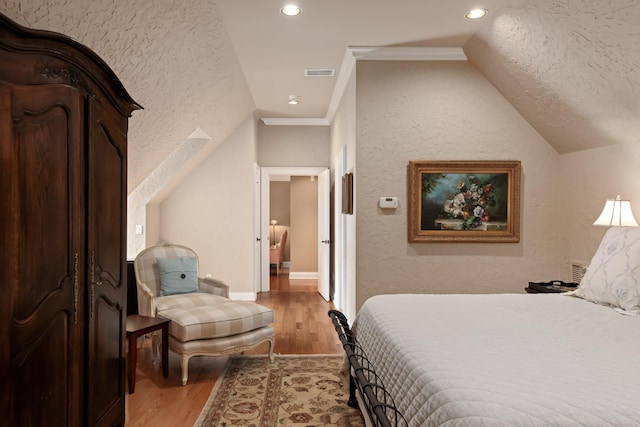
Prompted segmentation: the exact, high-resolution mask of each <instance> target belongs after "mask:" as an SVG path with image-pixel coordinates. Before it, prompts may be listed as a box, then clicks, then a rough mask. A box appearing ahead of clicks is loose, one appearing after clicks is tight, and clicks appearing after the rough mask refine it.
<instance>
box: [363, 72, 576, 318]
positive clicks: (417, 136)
mask: <svg viewBox="0 0 640 427" xmlns="http://www.w3.org/2000/svg"><path fill="white" fill-rule="evenodd" d="M356 76H357V77H356V81H357V88H356V104H357V108H356V123H357V142H356V156H357V158H356V174H355V177H356V188H357V199H356V229H357V231H356V233H357V234H356V235H357V242H356V244H357V258H356V259H357V272H356V275H357V278H356V280H357V288H356V292H357V306H358V307H359V306H360V305H361V304H362V303H363V302H364V301H365V300H366V299H367V298H369V297H371V296H373V295H376V294H384V293H494V292H498V293H502V292H517V293H521V292H524V291H523V288H524V287H525V286H526V284H527V282H528V281H543V280H544V281H546V280H552V279H555V278H559V277H564V278H566V277H565V276H566V257H565V255H564V248H565V244H564V241H563V239H562V238H561V235H562V233H561V226H562V223H561V221H560V220H559V215H560V214H561V210H560V209H559V208H558V203H557V202H558V199H559V196H560V190H559V188H558V180H559V176H560V175H559V168H558V166H559V155H558V154H557V152H556V151H555V150H554V149H553V148H552V147H551V146H550V145H549V144H548V143H547V142H546V141H545V140H544V139H543V138H542V137H541V136H540V135H539V134H538V133H537V132H536V131H535V130H534V129H533V128H532V127H531V126H530V125H529V124H528V123H527V122H526V121H525V120H524V119H523V118H522V117H521V116H520V114H518V112H517V111H515V109H514V108H513V107H512V106H511V104H510V103H509V102H508V101H507V100H506V99H505V98H504V97H503V96H502V95H500V93H499V92H498V91H497V90H496V89H495V88H494V87H493V86H492V85H491V83H489V82H488V81H487V80H486V79H485V78H484V77H483V76H482V75H481V74H480V72H479V71H478V70H477V69H476V68H474V67H473V66H472V65H470V64H469V63H467V62H382V61H364V62H358V64H357V70H356ZM409 160H521V161H522V170H523V176H522V189H521V191H522V193H521V196H522V205H521V212H522V215H521V241H520V243H517V244H506V243H502V244H496V243H494V244H491V243H466V244H457V243H446V244H445V243H422V244H409V243H407V175H406V170H407V164H408V162H409ZM381 196H397V197H399V199H400V207H399V208H398V209H397V210H396V211H395V212H393V213H385V212H382V211H381V210H380V209H379V208H378V206H377V203H378V199H379V197H381Z"/></svg>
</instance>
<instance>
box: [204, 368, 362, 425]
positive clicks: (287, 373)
mask: <svg viewBox="0 0 640 427" xmlns="http://www.w3.org/2000/svg"><path fill="white" fill-rule="evenodd" d="M342 362H343V357H342V356H339V355H338V356H337V355H322V356H319V355H309V356H306V355H295V356H287V355H280V356H276V358H275V362H274V363H270V362H269V359H268V358H267V357H264V356H255V357H254V356H236V357H231V358H229V361H228V362H227V364H226V366H225V370H224V372H223V373H222V375H221V378H219V379H218V380H217V381H216V385H215V387H214V389H213V391H212V392H211V396H210V397H209V400H208V401H207V403H206V405H205V407H204V409H203V411H202V413H201V414H200V417H199V418H198V420H197V421H196V424H195V427H214V426H216V427H228V426H242V427H276V426H277V427H281V426H304V427H310V426H313V427H320V426H340V427H362V426H364V420H363V418H362V414H361V413H360V411H359V410H358V409H356V408H351V407H349V406H348V405H347V400H348V398H349V381H348V379H347V377H346V370H344V369H343V367H342Z"/></svg>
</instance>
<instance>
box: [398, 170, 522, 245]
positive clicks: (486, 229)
mask: <svg viewBox="0 0 640 427" xmlns="http://www.w3.org/2000/svg"><path fill="white" fill-rule="evenodd" d="M407 174H408V206H409V218H408V221H409V223H408V228H409V242H414V243H415V242H497V243H517V242H519V241H520V175H521V165H520V162H519V161H482V160H481V161H411V162H409V167H408V170H407Z"/></svg>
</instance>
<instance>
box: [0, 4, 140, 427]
mask: <svg viewBox="0 0 640 427" xmlns="http://www.w3.org/2000/svg"><path fill="white" fill-rule="evenodd" d="M140 108H142V107H140V105H138V104H137V103H136V102H135V101H133V99H131V97H130V96H129V95H128V94H127V92H126V90H125V89H124V87H123V86H122V84H121V83H120V81H119V80H118V78H117V77H116V75H115V74H114V73H113V71H112V70H111V69H110V68H109V67H108V66H107V65H106V64H105V62H104V61H103V60H102V59H100V58H99V57H98V56H97V55H96V54H95V53H94V52H92V51H91V50H90V49H88V48H87V47H85V46H83V45H81V44H80V43H78V42H76V41H74V40H72V39H70V38H68V37H66V36H63V35H60V34H56V33H53V32H49V31H40V30H31V29H27V28H25V27H22V26H20V25H17V24H16V23H14V22H12V21H11V20H9V19H8V18H7V17H5V16H3V15H1V14H0V159H1V164H0V195H1V197H0V212H1V214H0V253H1V254H2V257H3V264H4V266H3V268H2V269H0V295H1V297H0V387H1V389H0V414H1V416H2V420H1V421H0V424H2V425H10V426H21V427H25V426H45V425H46V426H74V427H75V426H118V425H124V418H125V352H126V349H125V345H126V344H125V343H126V340H125V335H126V332H125V326H126V313H127V308H126V305H127V301H126V296H127V283H126V281H127V270H126V194H127V191H126V187H127V182H126V177H127V127H128V119H129V117H130V116H131V113H132V112H133V111H134V110H136V109H140Z"/></svg>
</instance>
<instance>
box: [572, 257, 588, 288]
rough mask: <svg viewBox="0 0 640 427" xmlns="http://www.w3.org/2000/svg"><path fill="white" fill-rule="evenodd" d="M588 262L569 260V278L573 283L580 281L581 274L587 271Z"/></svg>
mask: <svg viewBox="0 0 640 427" xmlns="http://www.w3.org/2000/svg"><path fill="white" fill-rule="evenodd" d="M587 266H588V264H587V263H586V262H582V261H570V262H569V268H570V271H569V280H570V281H571V282H574V283H580V280H582V276H584V274H585V273H586V272H587Z"/></svg>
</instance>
